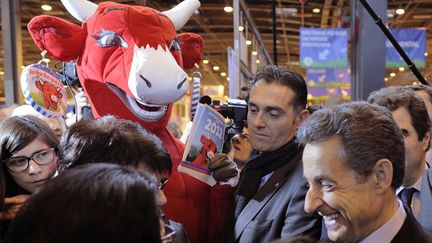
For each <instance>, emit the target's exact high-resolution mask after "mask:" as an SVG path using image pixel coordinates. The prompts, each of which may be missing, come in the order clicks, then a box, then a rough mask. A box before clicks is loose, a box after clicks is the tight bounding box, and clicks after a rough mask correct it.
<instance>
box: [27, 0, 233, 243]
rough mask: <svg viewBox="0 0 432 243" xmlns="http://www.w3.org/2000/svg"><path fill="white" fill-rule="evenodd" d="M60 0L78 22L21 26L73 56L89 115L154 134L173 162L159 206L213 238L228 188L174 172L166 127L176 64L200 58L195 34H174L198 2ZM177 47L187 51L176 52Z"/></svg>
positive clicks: (52, 51)
mask: <svg viewBox="0 0 432 243" xmlns="http://www.w3.org/2000/svg"><path fill="white" fill-rule="evenodd" d="M61 1H62V3H63V5H64V6H65V7H66V9H67V10H68V11H69V13H70V14H71V15H72V16H74V17H75V18H76V19H78V20H79V21H81V22H82V25H81V26H78V25H75V24H73V23H70V22H68V21H65V20H63V19H60V18H57V17H53V16H37V17H35V18H33V19H32V21H31V22H30V23H29V25H28V29H29V31H30V34H31V36H32V38H33V40H34V42H35V43H36V45H37V46H38V47H39V48H40V49H41V50H47V51H48V54H49V55H51V56H52V57H54V58H55V59H57V60H60V61H71V60H77V72H78V75H79V79H80V82H81V84H82V86H83V88H84V90H85V92H86V93H87V96H88V98H89V100H90V103H91V105H92V108H93V115H94V116H95V117H100V116H103V115H107V114H111V115H115V116H118V117H120V118H123V119H128V120H133V121H136V122H138V123H140V124H141V125H142V126H143V127H145V128H146V129H147V130H149V131H151V132H153V133H155V134H156V135H157V136H158V137H159V138H161V140H162V141H163V144H164V146H165V147H166V149H167V150H168V151H169V153H170V156H171V160H172V163H173V168H174V170H173V173H172V174H171V176H170V178H169V183H168V184H167V187H166V189H164V192H165V195H166V196H167V198H168V203H167V205H166V207H165V208H164V211H165V213H166V214H167V215H168V217H169V218H170V219H172V220H175V221H178V222H180V223H182V224H183V225H184V226H185V228H186V231H187V233H188V234H189V237H190V239H191V241H192V242H212V241H215V239H217V238H218V234H219V232H220V229H221V227H222V226H223V223H224V220H225V217H226V214H227V211H228V208H229V207H230V205H231V202H232V193H233V188H231V187H230V186H228V185H216V186H214V187H210V186H208V185H207V184H205V183H203V182H201V181H198V180H196V179H194V178H192V177H190V176H189V175H187V174H181V173H179V172H178V171H177V169H176V168H177V167H178V165H179V163H180V160H181V155H182V154H183V150H184V145H183V144H181V143H180V142H179V141H178V140H176V139H175V138H174V137H173V136H172V135H171V134H170V133H169V132H168V130H167V128H166V124H167V122H168V119H169V117H170V114H171V109H172V103H173V102H175V101H177V100H179V99H180V98H182V97H183V96H184V95H185V92H186V91H187V89H188V87H189V83H188V77H187V74H186V73H185V72H184V71H183V68H186V69H187V68H191V67H192V65H193V64H194V63H196V62H199V61H200V60H201V55H202V48H203V42H202V39H201V37H199V36H198V35H195V34H191V33H183V34H180V35H176V30H178V29H180V28H181V27H182V26H183V25H184V24H186V22H187V21H188V19H189V18H190V16H191V15H192V14H193V12H194V11H195V10H196V9H197V8H198V7H199V6H200V2H199V1H198V0H185V1H183V2H181V3H180V4H178V5H177V6H176V7H174V8H173V9H171V10H168V11H165V12H159V11H157V10H155V9H152V8H148V7H143V6H129V5H124V4H119V3H114V2H104V3H101V4H99V5H97V4H95V3H92V2H89V1H87V0H61ZM182 46H184V47H185V48H187V53H188V55H185V53H183V55H182V52H181V48H182ZM183 59H184V60H183ZM193 59H195V60H193ZM183 64H187V65H188V66H183ZM131 227H133V226H131Z"/></svg>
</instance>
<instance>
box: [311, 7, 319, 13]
mask: <svg viewBox="0 0 432 243" xmlns="http://www.w3.org/2000/svg"><path fill="white" fill-rule="evenodd" d="M320 12H321V9H319V8H314V9H312V13H316V14H317V13H320Z"/></svg>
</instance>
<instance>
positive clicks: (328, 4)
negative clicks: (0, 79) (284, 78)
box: [0, 0, 432, 85]
mask: <svg viewBox="0 0 432 243" xmlns="http://www.w3.org/2000/svg"><path fill="white" fill-rule="evenodd" d="M370 1H372V0H370ZM374 1H375V0H374ZM94 2H95V3H99V2H101V1H94ZM115 2H121V3H125V4H130V5H146V6H150V7H153V8H156V9H158V10H167V9H169V8H171V7H172V6H174V5H175V4H177V3H179V2H180V1H179V0H159V1H157V0H116V1H115ZM230 3H231V4H232V1H231V0H229V1H227V0H201V7H200V9H199V11H198V12H197V13H196V14H194V15H193V17H192V18H191V19H190V20H189V22H188V23H187V25H186V26H185V27H184V28H183V29H182V31H185V32H194V33H197V34H200V35H201V36H202V37H203V38H204V42H205V45H206V46H205V50H204V58H205V59H207V60H209V63H208V64H201V69H202V72H203V75H204V82H205V83H206V84H218V85H226V84H227V80H226V76H225V77H224V76H221V72H227V71H228V70H227V68H228V67H227V48H228V47H230V46H233V13H227V12H225V11H224V6H226V5H227V4H230ZM245 3H246V4H247V7H248V9H249V13H250V16H251V17H252V18H253V21H254V22H255V25H256V27H257V29H258V31H259V32H260V34H261V38H262V39H263V41H264V43H265V46H266V49H267V51H268V52H269V54H270V56H273V29H272V27H273V26H272V1H271V0H250V1H247V0H246V1H245ZM42 4H49V5H51V6H52V10H51V11H44V10H42V9H41V5H42ZM276 7H277V8H278V11H277V13H278V14H277V60H278V64H279V65H288V66H289V67H291V68H293V69H295V70H297V71H299V72H301V73H304V70H302V69H301V68H300V67H299V30H300V28H301V27H318V28H335V27H345V28H349V27H350V21H351V17H350V16H351V14H350V1H347V0H309V1H307V2H306V4H304V5H302V4H301V3H300V2H299V1H298V0H276ZM397 9H404V10H405V13H404V14H401V15H398V14H396V13H395V11H396V10H397ZM41 14H50V15H54V16H58V17H61V18H64V19H68V20H70V21H74V22H75V23H78V22H77V21H76V20H75V19H73V18H72V17H71V15H70V14H69V13H68V12H66V10H65V8H64V7H63V5H62V4H61V2H60V1H59V0H20V16H21V28H22V30H23V31H22V48H23V55H24V57H23V62H24V65H28V64H31V63H34V62H36V61H37V60H38V59H40V54H39V53H40V52H39V50H38V49H37V48H36V47H35V45H34V44H33V42H32V40H31V38H30V36H29V34H28V32H27V29H26V25H27V23H28V22H29V21H30V19H31V18H32V17H34V16H36V15H41ZM388 26H389V27H391V28H411V27H421V28H425V29H427V42H426V43H427V51H429V52H432V1H431V0H402V1H396V0H388ZM245 31H246V30H245ZM247 38H248V39H249V38H252V37H251V36H250V35H248V36H247ZM252 48H253V47H252V46H249V51H252ZM431 61H432V53H430V54H429V55H428V56H427V63H426V64H427V65H428V66H431V65H430V64H431ZM0 62H1V64H2V62H3V58H2V59H1V60H0ZM215 65H217V66H219V67H220V69H219V70H218V71H214V70H213V68H212V67H213V66H215ZM0 69H3V65H1V66H0ZM392 71H394V72H396V74H397V75H396V77H392V78H389V81H388V82H387V83H388V84H411V83H412V82H413V81H415V78H414V77H413V76H412V75H411V74H410V71H409V70H407V69H405V71H403V72H401V71H398V70H388V73H390V72H392ZM421 72H422V73H423V75H424V76H426V78H427V79H429V80H431V81H432V74H431V69H430V68H427V69H423V70H421Z"/></svg>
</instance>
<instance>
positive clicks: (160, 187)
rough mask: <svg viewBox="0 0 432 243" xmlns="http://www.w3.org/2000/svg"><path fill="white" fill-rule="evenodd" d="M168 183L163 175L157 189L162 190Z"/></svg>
mask: <svg viewBox="0 0 432 243" xmlns="http://www.w3.org/2000/svg"><path fill="white" fill-rule="evenodd" d="M167 183H168V178H166V177H164V178H162V179H161V180H160V185H159V190H161V191H162V190H163V189H164V188H165V186H166V184H167Z"/></svg>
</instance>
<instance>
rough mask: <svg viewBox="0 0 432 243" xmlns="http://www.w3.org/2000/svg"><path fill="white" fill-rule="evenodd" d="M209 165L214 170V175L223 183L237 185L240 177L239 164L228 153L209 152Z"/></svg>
mask: <svg viewBox="0 0 432 243" xmlns="http://www.w3.org/2000/svg"><path fill="white" fill-rule="evenodd" d="M207 158H208V159H207V166H208V168H209V169H210V170H211V171H212V176H213V177H214V178H215V180H216V181H218V182H219V183H221V184H229V185H231V186H233V187H234V186H236V185H237V183H238V178H239V170H238V169H237V165H236V164H235V163H234V161H232V160H231V159H230V158H228V156H227V155H226V154H217V155H215V154H213V153H212V152H209V153H208V154H207Z"/></svg>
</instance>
